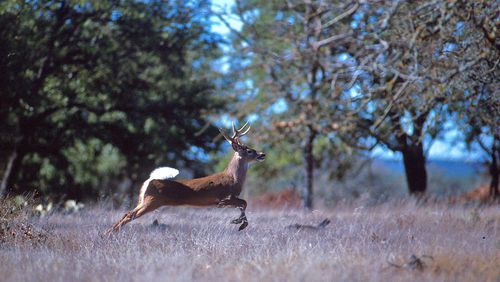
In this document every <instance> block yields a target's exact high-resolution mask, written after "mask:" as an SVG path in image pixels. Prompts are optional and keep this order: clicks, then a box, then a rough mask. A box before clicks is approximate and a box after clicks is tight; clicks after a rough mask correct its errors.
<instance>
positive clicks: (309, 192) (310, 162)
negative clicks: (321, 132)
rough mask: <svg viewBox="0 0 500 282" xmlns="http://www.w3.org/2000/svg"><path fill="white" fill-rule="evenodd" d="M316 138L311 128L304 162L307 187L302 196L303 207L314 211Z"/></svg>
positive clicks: (305, 148)
mask: <svg viewBox="0 0 500 282" xmlns="http://www.w3.org/2000/svg"><path fill="white" fill-rule="evenodd" d="M315 138H316V133H315V132H314V129H312V128H309V136H308V137H307V140H306V144H305V147H304V162H305V168H306V186H305V189H304V193H303V195H302V207H304V208H307V209H312V207H313V191H314V155H313V146H314V145H313V143H314V139H315Z"/></svg>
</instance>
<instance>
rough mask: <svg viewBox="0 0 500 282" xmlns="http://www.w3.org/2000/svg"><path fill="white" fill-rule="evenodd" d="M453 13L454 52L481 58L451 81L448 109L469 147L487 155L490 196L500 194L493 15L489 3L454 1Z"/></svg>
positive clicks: (499, 52) (498, 74)
mask: <svg viewBox="0 0 500 282" xmlns="http://www.w3.org/2000/svg"><path fill="white" fill-rule="evenodd" d="M453 12H454V15H455V16H456V17H458V18H459V26H460V30H459V31H458V32H457V33H456V34H455V36H456V42H458V43H457V49H458V50H460V51H461V52H460V53H459V54H457V55H460V56H465V57H481V58H482V60H481V61H480V62H479V63H478V64H476V65H475V66H473V68H472V69H471V71H470V72H465V73H462V74H461V75H460V76H459V80H458V81H457V83H455V84H454V90H455V91H456V92H458V93H461V95H456V97H455V99H454V100H453V101H451V103H450V108H449V111H450V113H451V114H452V115H453V116H454V117H455V121H456V122H457V123H458V125H459V127H460V129H461V130H462V132H463V133H464V139H465V142H466V144H467V145H468V146H469V147H472V146H473V145H474V144H477V145H478V146H479V147H480V148H481V149H482V150H483V151H484V152H485V153H486V155H487V156H488V161H487V164H488V169H489V173H490V176H491V181H490V196H491V198H492V199H497V198H499V197H500V191H499V178H500V98H499V97H500V92H499V91H500V90H499V89H498V85H500V66H499V64H500V59H499V58H500V42H499V39H498V31H497V29H496V27H495V24H494V22H493V21H494V19H495V17H496V16H497V14H496V13H497V12H496V7H495V5H493V4H492V3H488V2H480V3H476V4H473V3H469V2H467V1H458V8H457V9H455V10H454V11H453Z"/></svg>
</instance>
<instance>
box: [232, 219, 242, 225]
mask: <svg viewBox="0 0 500 282" xmlns="http://www.w3.org/2000/svg"><path fill="white" fill-rule="evenodd" d="M242 222H243V218H237V219H233V220H231V223H232V224H240V223H242Z"/></svg>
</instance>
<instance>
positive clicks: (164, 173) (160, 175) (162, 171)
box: [139, 166, 179, 203]
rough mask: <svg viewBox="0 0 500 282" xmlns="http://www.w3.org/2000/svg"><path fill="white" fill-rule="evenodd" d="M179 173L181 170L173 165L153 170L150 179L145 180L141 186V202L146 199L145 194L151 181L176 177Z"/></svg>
mask: <svg viewBox="0 0 500 282" xmlns="http://www.w3.org/2000/svg"><path fill="white" fill-rule="evenodd" d="M178 174H179V170H177V169H175V168H171V167H166V166H165V167H159V168H157V169H155V170H153V171H152V172H151V174H150V175H149V178H148V180H146V181H144V183H143V184H142V187H141V193H140V194H139V203H142V202H143V201H144V194H146V189H148V186H149V182H151V180H153V179H160V180H163V179H169V178H174V177H176V176H177V175H178Z"/></svg>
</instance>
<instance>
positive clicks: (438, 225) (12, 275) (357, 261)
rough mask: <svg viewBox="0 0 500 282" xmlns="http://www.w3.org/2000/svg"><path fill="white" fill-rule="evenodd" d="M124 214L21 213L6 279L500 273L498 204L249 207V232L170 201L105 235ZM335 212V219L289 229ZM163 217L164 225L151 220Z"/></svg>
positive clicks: (8, 244) (227, 214)
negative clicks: (319, 225) (304, 209)
mask: <svg viewBox="0 0 500 282" xmlns="http://www.w3.org/2000/svg"><path fill="white" fill-rule="evenodd" d="M123 212H124V210H119V211H118V210H110V209H106V208H102V207H92V208H86V209H84V210H82V211H80V212H77V213H73V214H66V215H65V214H62V213H53V214H50V215H48V216H45V217H42V218H35V217H27V218H26V217H17V218H15V219H12V220H11V222H10V224H11V226H14V225H13V224H14V221H18V222H20V224H21V225H18V226H17V227H11V228H14V229H15V228H17V231H16V232H18V234H17V235H15V236H14V235H12V236H11V235H9V233H8V232H14V231H12V230H13V229H12V230H11V229H9V230H10V231H7V232H4V233H3V239H2V243H1V245H0V261H1V263H0V280H1V281H395V280H396V281H401V280H402V281H500V208H499V207H491V206H490V207H482V208H474V207H464V206H452V207H450V206H447V205H445V204H425V205H417V204H416V203H415V202H413V201H402V202H391V203H385V204H381V205H378V206H372V207H364V206H363V205H361V204H351V205H339V206H337V207H336V208H333V209H331V210H322V211H313V212H301V211H297V210H279V211H276V210H268V211H259V210H252V209H251V207H249V210H248V212H247V216H248V219H249V221H250V225H249V227H248V228H247V229H245V230H244V231H241V232H238V231H237V226H235V225H232V224H229V221H230V220H231V219H232V218H235V217H237V215H238V212H237V211H236V210H231V209H191V208H162V209H159V210H158V211H155V212H153V213H150V214H148V215H146V216H144V217H142V218H140V219H137V220H136V221H134V222H132V223H130V224H129V225H127V226H125V228H124V229H123V230H122V231H121V232H120V233H119V234H117V235H116V236H112V237H109V238H107V237H104V238H103V237H101V234H102V233H103V232H104V231H105V230H106V229H107V228H108V227H109V226H110V225H111V224H112V223H113V221H116V220H117V219H119V217H121V215H122V214H123ZM325 218H329V219H330V220H331V223H330V225H328V226H326V227H325V228H321V229H317V230H313V229H303V230H297V229H296V228H287V226H289V225H293V224H297V223H298V224H311V225H314V224H317V223H319V222H320V221H322V220H323V219H325ZM154 219H158V220H159V222H160V226H157V227H152V226H151V223H152V221H153V220H154ZM23 226H24V227H23ZM23 228H24V229H23ZM5 230H7V229H4V231H5ZM21 233H22V234H21ZM411 255H415V256H416V257H417V258H419V259H420V260H419V261H418V262H422V265H421V267H418V265H416V264H415V263H414V264H411V263H409V262H410V259H409V258H410V256H411ZM392 264H395V265H399V266H400V267H398V266H394V265H392ZM405 264H406V265H405Z"/></svg>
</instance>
